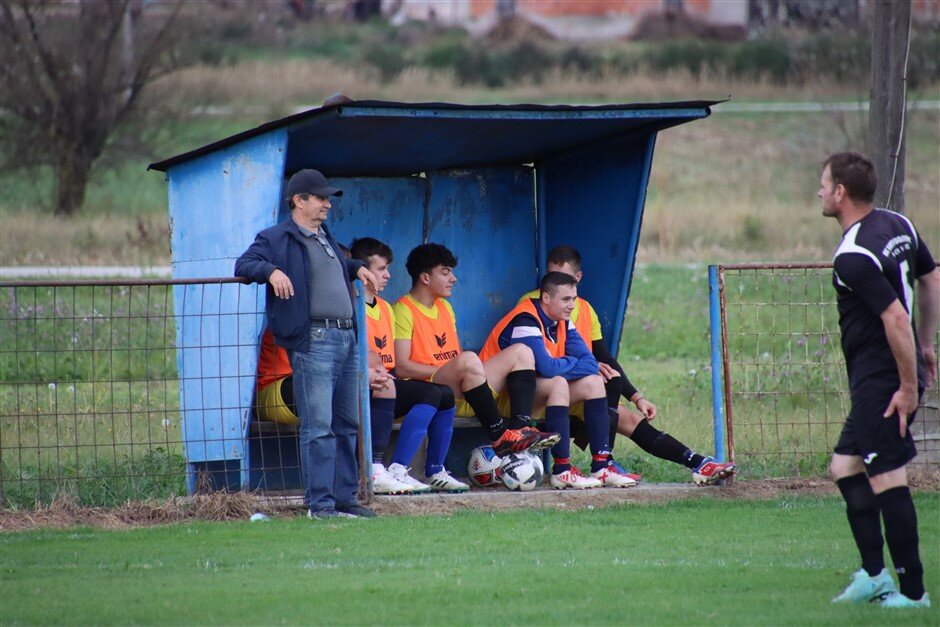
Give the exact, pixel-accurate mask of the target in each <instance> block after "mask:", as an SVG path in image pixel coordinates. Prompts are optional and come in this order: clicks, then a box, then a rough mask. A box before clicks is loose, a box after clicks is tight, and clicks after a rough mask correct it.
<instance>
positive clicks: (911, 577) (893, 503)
mask: <svg viewBox="0 0 940 627" xmlns="http://www.w3.org/2000/svg"><path fill="white" fill-rule="evenodd" d="M875 498H876V499H878V507H879V508H880V509H881V518H882V520H884V523H885V540H887V541H888V551H889V552H890V553H891V561H892V562H894V572H896V573H897V574H898V584H899V587H900V588H901V594H903V595H904V596H906V597H907V598H909V599H913V600H915V601H917V600H919V599H920V598H921V597H923V596H924V567H923V565H922V564H921V563H920V553H919V552H918V543H919V540H918V537H917V511H916V510H915V509H914V500H913V499H912V498H911V491H910V489H908V487H907V486H906V485H904V486H899V487H897V488H891V489H890V490H885V491H884V492H882V493H881V494H878V495H876V497H875Z"/></svg>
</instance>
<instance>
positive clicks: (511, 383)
mask: <svg viewBox="0 0 940 627" xmlns="http://www.w3.org/2000/svg"><path fill="white" fill-rule="evenodd" d="M506 391H507V392H509V414H510V416H509V417H510V418H511V419H512V420H513V423H512V425H513V426H510V428H511V429H521V428H522V427H527V426H528V425H529V421H530V420H531V419H532V405H533V404H535V370H515V371H513V372H510V373H509V374H508V375H506ZM521 423H524V424H521ZM516 424H518V425H519V426H515V425H516Z"/></svg>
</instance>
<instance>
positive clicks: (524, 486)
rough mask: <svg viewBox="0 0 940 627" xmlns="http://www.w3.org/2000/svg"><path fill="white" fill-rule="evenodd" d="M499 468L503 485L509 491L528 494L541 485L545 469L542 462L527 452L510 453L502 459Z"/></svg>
mask: <svg viewBox="0 0 940 627" xmlns="http://www.w3.org/2000/svg"><path fill="white" fill-rule="evenodd" d="M500 468H501V469H502V472H503V485H505V486H506V487H507V488H509V489H510V490H516V491H519V492H528V491H529V490H534V489H535V487H536V486H537V485H538V484H540V483H542V475H543V474H544V473H545V469H544V468H543V467H542V460H541V459H539V458H538V457H537V456H536V455H534V454H533V453H530V452H529V451H523V452H521V453H510V454H509V455H507V456H506V457H504V458H503V462H502V464H500Z"/></svg>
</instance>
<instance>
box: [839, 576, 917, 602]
mask: <svg viewBox="0 0 940 627" xmlns="http://www.w3.org/2000/svg"><path fill="white" fill-rule="evenodd" d="M893 594H898V589H897V588H896V587H895V586H894V580H893V579H892V578H891V575H889V574H888V570H887V569H885V568H882V569H881V572H880V573H878V574H877V575H876V576H874V577H872V576H870V575H869V574H868V573H867V572H865V569H864V568H860V569H858V570H857V571H856V572H855V573H854V574H853V575H852V583H850V584H849V586H848V587H847V588H846V589H845V590H843V591H842V594H840V595H839V596H837V597H835V598H834V599H833V600H832V602H833V603H871V602H874V601H880V600H881V599H883V598H884V597H886V596H890V595H893ZM904 598H905V599H907V597H904ZM911 603H913V601H911ZM929 603H930V602H929V601H928V604H929Z"/></svg>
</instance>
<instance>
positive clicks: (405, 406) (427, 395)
mask: <svg viewBox="0 0 940 627" xmlns="http://www.w3.org/2000/svg"><path fill="white" fill-rule="evenodd" d="M392 381H394V382H395V417H396V418H400V417H402V416H404V415H405V414H407V413H408V412H409V411H411V408H412V407H414V406H415V405H419V404H424V405H430V406H432V407H437V408H438V409H450V408H451V407H453V406H454V403H455V399H454V391H453V390H451V389H450V388H449V387H447V386H446V385H441V384H440V383H429V382H427V381H418V380H416V379H392Z"/></svg>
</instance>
